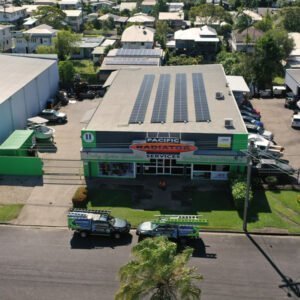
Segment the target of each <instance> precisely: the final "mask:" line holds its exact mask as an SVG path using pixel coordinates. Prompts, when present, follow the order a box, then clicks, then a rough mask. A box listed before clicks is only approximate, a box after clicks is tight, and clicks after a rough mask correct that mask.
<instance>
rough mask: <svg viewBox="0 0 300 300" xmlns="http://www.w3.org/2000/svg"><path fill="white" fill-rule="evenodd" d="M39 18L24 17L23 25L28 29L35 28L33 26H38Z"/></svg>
mask: <svg viewBox="0 0 300 300" xmlns="http://www.w3.org/2000/svg"><path fill="white" fill-rule="evenodd" d="M39 23H40V22H39V20H38V19H36V18H34V17H29V18H26V19H24V23H23V26H24V28H25V29H26V30H28V29H30V28H33V27H36V26H38V25H39Z"/></svg>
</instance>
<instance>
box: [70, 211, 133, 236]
mask: <svg viewBox="0 0 300 300" xmlns="http://www.w3.org/2000/svg"><path fill="white" fill-rule="evenodd" d="M110 213H111V211H109V210H87V209H71V210H70V212H69V213H68V227H69V229H71V230H75V231H76V232H78V233H79V234H80V236H81V237H87V236H88V235H89V234H94V235H102V236H111V237H114V238H116V239H119V238H120V237H121V235H122V234H128V233H129V231H130V228H131V225H130V223H128V222H127V221H126V220H123V219H120V218H115V217H113V216H112V215H111V214H110Z"/></svg>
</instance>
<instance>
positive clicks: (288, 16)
mask: <svg viewBox="0 0 300 300" xmlns="http://www.w3.org/2000/svg"><path fill="white" fill-rule="evenodd" d="M280 14H281V16H282V23H283V26H284V28H285V29H286V30H287V31H289V32H300V17H299V16H300V7H285V8H282V9H281V10H280Z"/></svg>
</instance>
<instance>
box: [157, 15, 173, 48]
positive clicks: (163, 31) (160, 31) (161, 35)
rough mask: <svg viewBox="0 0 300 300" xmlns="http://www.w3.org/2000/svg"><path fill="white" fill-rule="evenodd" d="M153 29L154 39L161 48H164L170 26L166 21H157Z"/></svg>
mask: <svg viewBox="0 0 300 300" xmlns="http://www.w3.org/2000/svg"><path fill="white" fill-rule="evenodd" d="M155 29H156V31H155V40H156V41H158V42H159V44H160V45H161V47H162V48H163V49H165V48H166V44H167V33H168V31H169V30H170V27H169V25H168V23H167V22H166V21H157V23H156V28H155Z"/></svg>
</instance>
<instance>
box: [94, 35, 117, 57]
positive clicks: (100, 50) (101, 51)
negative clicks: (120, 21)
mask: <svg viewBox="0 0 300 300" xmlns="http://www.w3.org/2000/svg"><path fill="white" fill-rule="evenodd" d="M116 43H117V41H116V40H113V39H106V40H105V41H104V42H103V43H102V44H101V46H98V47H95V48H94V50H93V52H92V56H93V62H94V63H101V62H102V61H103V58H104V56H105V51H106V48H107V47H109V46H111V47H114V46H115V45H116Z"/></svg>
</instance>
